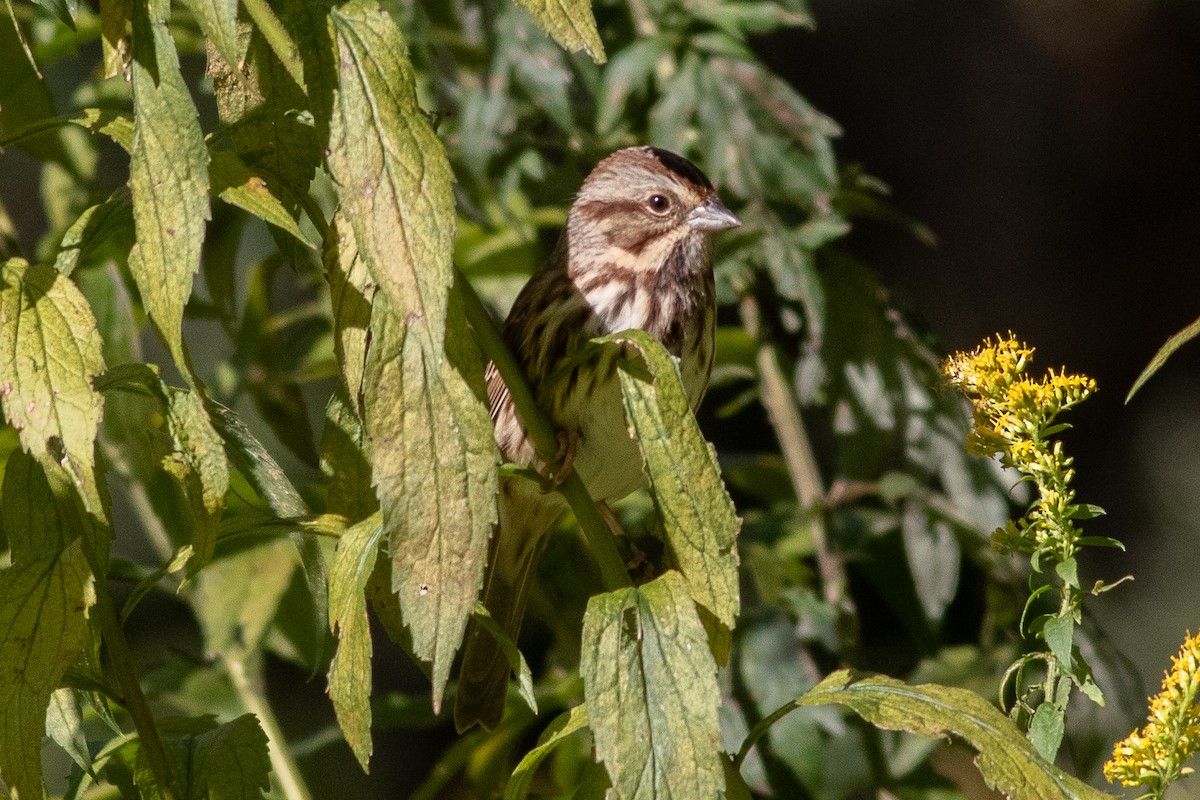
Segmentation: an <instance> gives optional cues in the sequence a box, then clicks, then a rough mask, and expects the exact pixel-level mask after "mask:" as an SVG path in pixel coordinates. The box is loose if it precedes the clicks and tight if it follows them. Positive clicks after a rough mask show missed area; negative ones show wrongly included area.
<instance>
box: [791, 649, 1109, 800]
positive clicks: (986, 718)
mask: <svg viewBox="0 0 1200 800" xmlns="http://www.w3.org/2000/svg"><path fill="white" fill-rule="evenodd" d="M797 702H798V704H799V705H805V706H816V705H824V704H826V703H837V704H839V705H843V706H846V707H847V708H850V709H852V710H853V711H854V712H855V713H857V714H859V715H860V716H862V717H863V718H864V719H866V720H867V721H868V722H870V723H871V724H873V725H874V726H875V727H877V728H883V729H884V730H892V731H908V732H910V733H917V734H920V735H922V736H934V737H939V738H941V737H945V736H955V737H957V738H959V739H962V740H963V741H965V742H966V743H967V744H969V745H970V746H971V747H973V748H974V749H975V750H978V751H979V756H978V757H977V758H976V759H975V764H976V766H978V767H979V771H980V773H981V774H982V775H983V779H984V781H985V782H986V783H987V785H988V786H990V787H991V788H993V789H995V790H996V791H998V792H1001V793H1002V794H1004V795H1006V796H1008V797H1011V798H1014V800H1062V799H1063V798H1068V800H1104V799H1105V798H1111V797H1112V795H1109V794H1105V793H1104V792H1101V791H1098V790H1096V789H1093V788H1092V787H1090V786H1088V785H1087V784H1085V783H1084V782H1083V781H1081V780H1079V779H1078V778H1075V777H1072V776H1070V775H1068V774H1066V773H1065V772H1063V771H1062V770H1060V769H1059V768H1058V767H1056V766H1054V764H1052V763H1050V762H1048V761H1046V760H1044V759H1043V758H1041V757H1040V756H1039V755H1038V753H1037V751H1036V750H1035V749H1034V747H1033V745H1032V744H1030V743H1029V741H1028V740H1026V739H1025V737H1024V736H1022V735H1021V732H1020V731H1019V730H1017V728H1016V726H1015V725H1013V723H1012V721H1011V720H1010V719H1009V718H1008V717H1006V716H1005V715H1004V714H1002V713H1001V712H1000V711H998V710H997V709H996V708H995V707H993V706H992V705H991V704H990V703H988V702H987V701H986V700H984V699H983V698H982V697H980V696H979V695H977V694H975V693H974V692H972V691H969V690H967V689H959V688H955V687H950V686H938V685H937V684H931V683H930V684H923V685H921V686H908V685H906V684H904V683H902V682H900V681H898V680H895V679H893V678H888V677H886V676H883V675H866V674H863V673H855V672H851V671H848V670H840V671H838V672H835V673H833V674H832V675H830V676H828V677H827V678H825V680H823V681H821V683H819V684H817V685H816V686H815V687H813V688H812V690H811V691H809V692H808V693H807V694H805V695H803V696H802V697H801V698H800V699H799V700H798V701H797Z"/></svg>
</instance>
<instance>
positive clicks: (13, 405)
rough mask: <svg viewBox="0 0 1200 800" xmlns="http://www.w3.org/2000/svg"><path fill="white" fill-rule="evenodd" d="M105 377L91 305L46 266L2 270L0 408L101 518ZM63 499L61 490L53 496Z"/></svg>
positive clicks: (17, 264) (26, 443)
mask: <svg viewBox="0 0 1200 800" xmlns="http://www.w3.org/2000/svg"><path fill="white" fill-rule="evenodd" d="M103 371H104V360H103V358H102V357H101V354H100V335H99V333H97V331H96V321H95V319H94V318H93V317H92V311H91V309H90V308H89V307H88V304H87V300H86V299H85V298H84V297H83V295H82V294H81V293H80V292H79V289H78V288H77V287H76V286H75V284H73V283H71V281H70V280H68V279H67V278H65V277H63V276H62V275H59V274H58V273H57V272H55V271H54V269H53V268H51V267H48V266H34V267H30V266H27V265H26V264H25V263H24V262H23V261H20V260H16V259H14V260H10V261H8V262H6V263H5V264H3V265H0V405H3V408H4V416H5V419H7V420H8V422H9V423H10V424H11V425H12V426H13V427H14V428H16V430H17V432H18V433H19V435H20V438H21V446H22V447H24V448H25V450H26V451H27V452H29V453H30V455H32V456H33V457H34V458H36V459H37V460H38V462H39V463H40V464H41V465H42V468H43V469H44V470H45V471H46V476H47V478H48V479H49V480H50V481H51V485H55V484H63V485H65V486H73V487H74V490H75V491H76V492H78V494H79V495H80V496H81V497H82V498H83V504H84V508H86V509H87V511H88V512H89V513H90V514H91V515H92V516H93V517H95V518H96V519H98V520H105V519H106V518H107V514H106V512H105V510H104V504H103V502H102V501H101V498H100V493H99V488H98V486H97V483H96V475H95V452H94V450H95V441H96V433H97V431H98V429H99V426H100V418H101V416H102V414H103V409H104V399H103V397H102V396H101V395H100V393H99V392H97V391H96V390H95V389H93V388H92V378H93V377H94V376H96V375H99V374H100V373H101V372H103ZM55 493H56V494H59V495H61V494H62V492H58V491H56V492H55Z"/></svg>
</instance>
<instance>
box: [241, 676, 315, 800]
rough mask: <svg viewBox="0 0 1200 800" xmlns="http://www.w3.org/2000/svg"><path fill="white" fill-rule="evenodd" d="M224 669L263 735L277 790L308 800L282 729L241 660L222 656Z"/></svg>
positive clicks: (290, 798)
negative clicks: (256, 719)
mask: <svg viewBox="0 0 1200 800" xmlns="http://www.w3.org/2000/svg"><path fill="white" fill-rule="evenodd" d="M224 661H225V669H226V671H227V672H228V673H229V680H230V681H231V682H232V683H233V688H234V690H235V691H236V692H237V695H238V699H239V700H241V701H242V705H243V706H244V707H245V709H246V710H247V711H249V712H250V713H251V714H253V715H254V716H255V717H257V718H258V724H259V725H261V726H262V729H263V733H265V734H266V735H267V752H268V754H269V755H270V758H271V773H272V775H273V776H274V778H275V780H277V781H279V787H280V789H281V790H282V791H283V796H284V797H286V798H287V800H312V794H310V793H309V791H308V786H306V785H305V783H304V778H303V777H302V776H301V775H300V768H299V767H298V766H297V765H296V761H295V760H294V759H293V758H292V754H291V751H289V750H288V747H287V741H286V740H285V739H284V736H283V729H282V728H280V727H279V721H278V720H276V719H275V713H274V712H273V711H271V706H270V704H269V703H267V700H266V698H265V697H263V694H262V691H261V690H260V688H259V687H258V686H256V685H255V684H256V681H255V680H253V679H252V678H251V676H250V674H249V672H248V671H247V669H246V662H245V660H244V659H243V658H242V657H240V656H239V655H225V656H224Z"/></svg>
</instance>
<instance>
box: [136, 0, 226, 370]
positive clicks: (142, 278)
mask: <svg viewBox="0 0 1200 800" xmlns="http://www.w3.org/2000/svg"><path fill="white" fill-rule="evenodd" d="M152 11H154V12H161V11H162V9H148V8H146V7H145V6H143V5H141V4H135V6H134V15H133V64H132V67H131V70H132V78H131V81H132V86H133V111H134V132H133V148H132V151H131V153H132V155H131V157H130V162H129V189H130V191H131V192H132V194H133V219H134V226H135V228H136V231H137V243H136V244H135V245H134V248H133V253H132V254H131V256H130V259H129V267H130V270H131V271H132V272H133V277H134V280H135V281H136V283H137V286H138V291H139V292H140V293H141V295H142V304H143V305H144V306H145V308H146V312H147V313H148V314H149V315H150V317H151V319H153V320H154V322H155V324H156V325H157V327H158V330H159V333H161V334H162V337H163V340H164V341H165V342H166V343H167V349H168V350H169V351H170V352H171V356H172V357H173V358H174V360H175V363H176V365H178V367H179V371H180V372H181V373H183V375H184V377H185V378H187V379H188V380H189V381H191V380H192V378H191V365H190V364H189V363H188V360H187V356H186V354H185V352H184V346H183V331H182V324H183V308H184V305H185V304H186V303H187V300H188V297H190V296H191V293H192V280H193V278H194V277H195V274H196V272H197V271H198V270H199V269H200V247H201V245H202V244H203V242H204V229H205V222H206V221H207V220H208V219H209V206H208V151H207V150H206V149H205V147H204V137H203V136H202V135H201V133H200V121H199V119H198V117H197V114H196V106H195V105H194V104H193V103H192V97H191V95H190V94H189V93H188V89H187V85H186V84H185V83H184V80H183V76H182V75H181V74H180V72H179V59H178V56H177V55H176V53H175V42H174V40H173V39H172V38H171V34H170V31H169V30H168V29H167V25H166V22H165V20H163V19H161V18H159V17H152V16H151V12H152Z"/></svg>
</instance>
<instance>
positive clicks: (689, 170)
mask: <svg viewBox="0 0 1200 800" xmlns="http://www.w3.org/2000/svg"><path fill="white" fill-rule="evenodd" d="M646 149H647V150H649V151H650V153H651V154H653V155H654V157H655V158H657V159H658V161H659V163H660V164H662V165H663V166H664V167H666V168H667V169H669V170H670V171H671V172H674V173H675V174H676V175H678V176H679V177H681V178H684V179H685V180H688V181H691V182H692V183H694V184H696V185H697V186H703V187H704V188H705V189H712V188H713V185H712V183H711V182H710V181H709V180H708V178H707V177H706V176H705V174H704V173H703V172H701V171H700V169H699V168H698V167H697V166H696V165H695V164H693V163H692V162H690V161H688V160H687V159H686V158H684V157H683V156H681V155H677V154H675V153H672V152H671V151H670V150H662V149H660V148H657V147H648V148H646Z"/></svg>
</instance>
